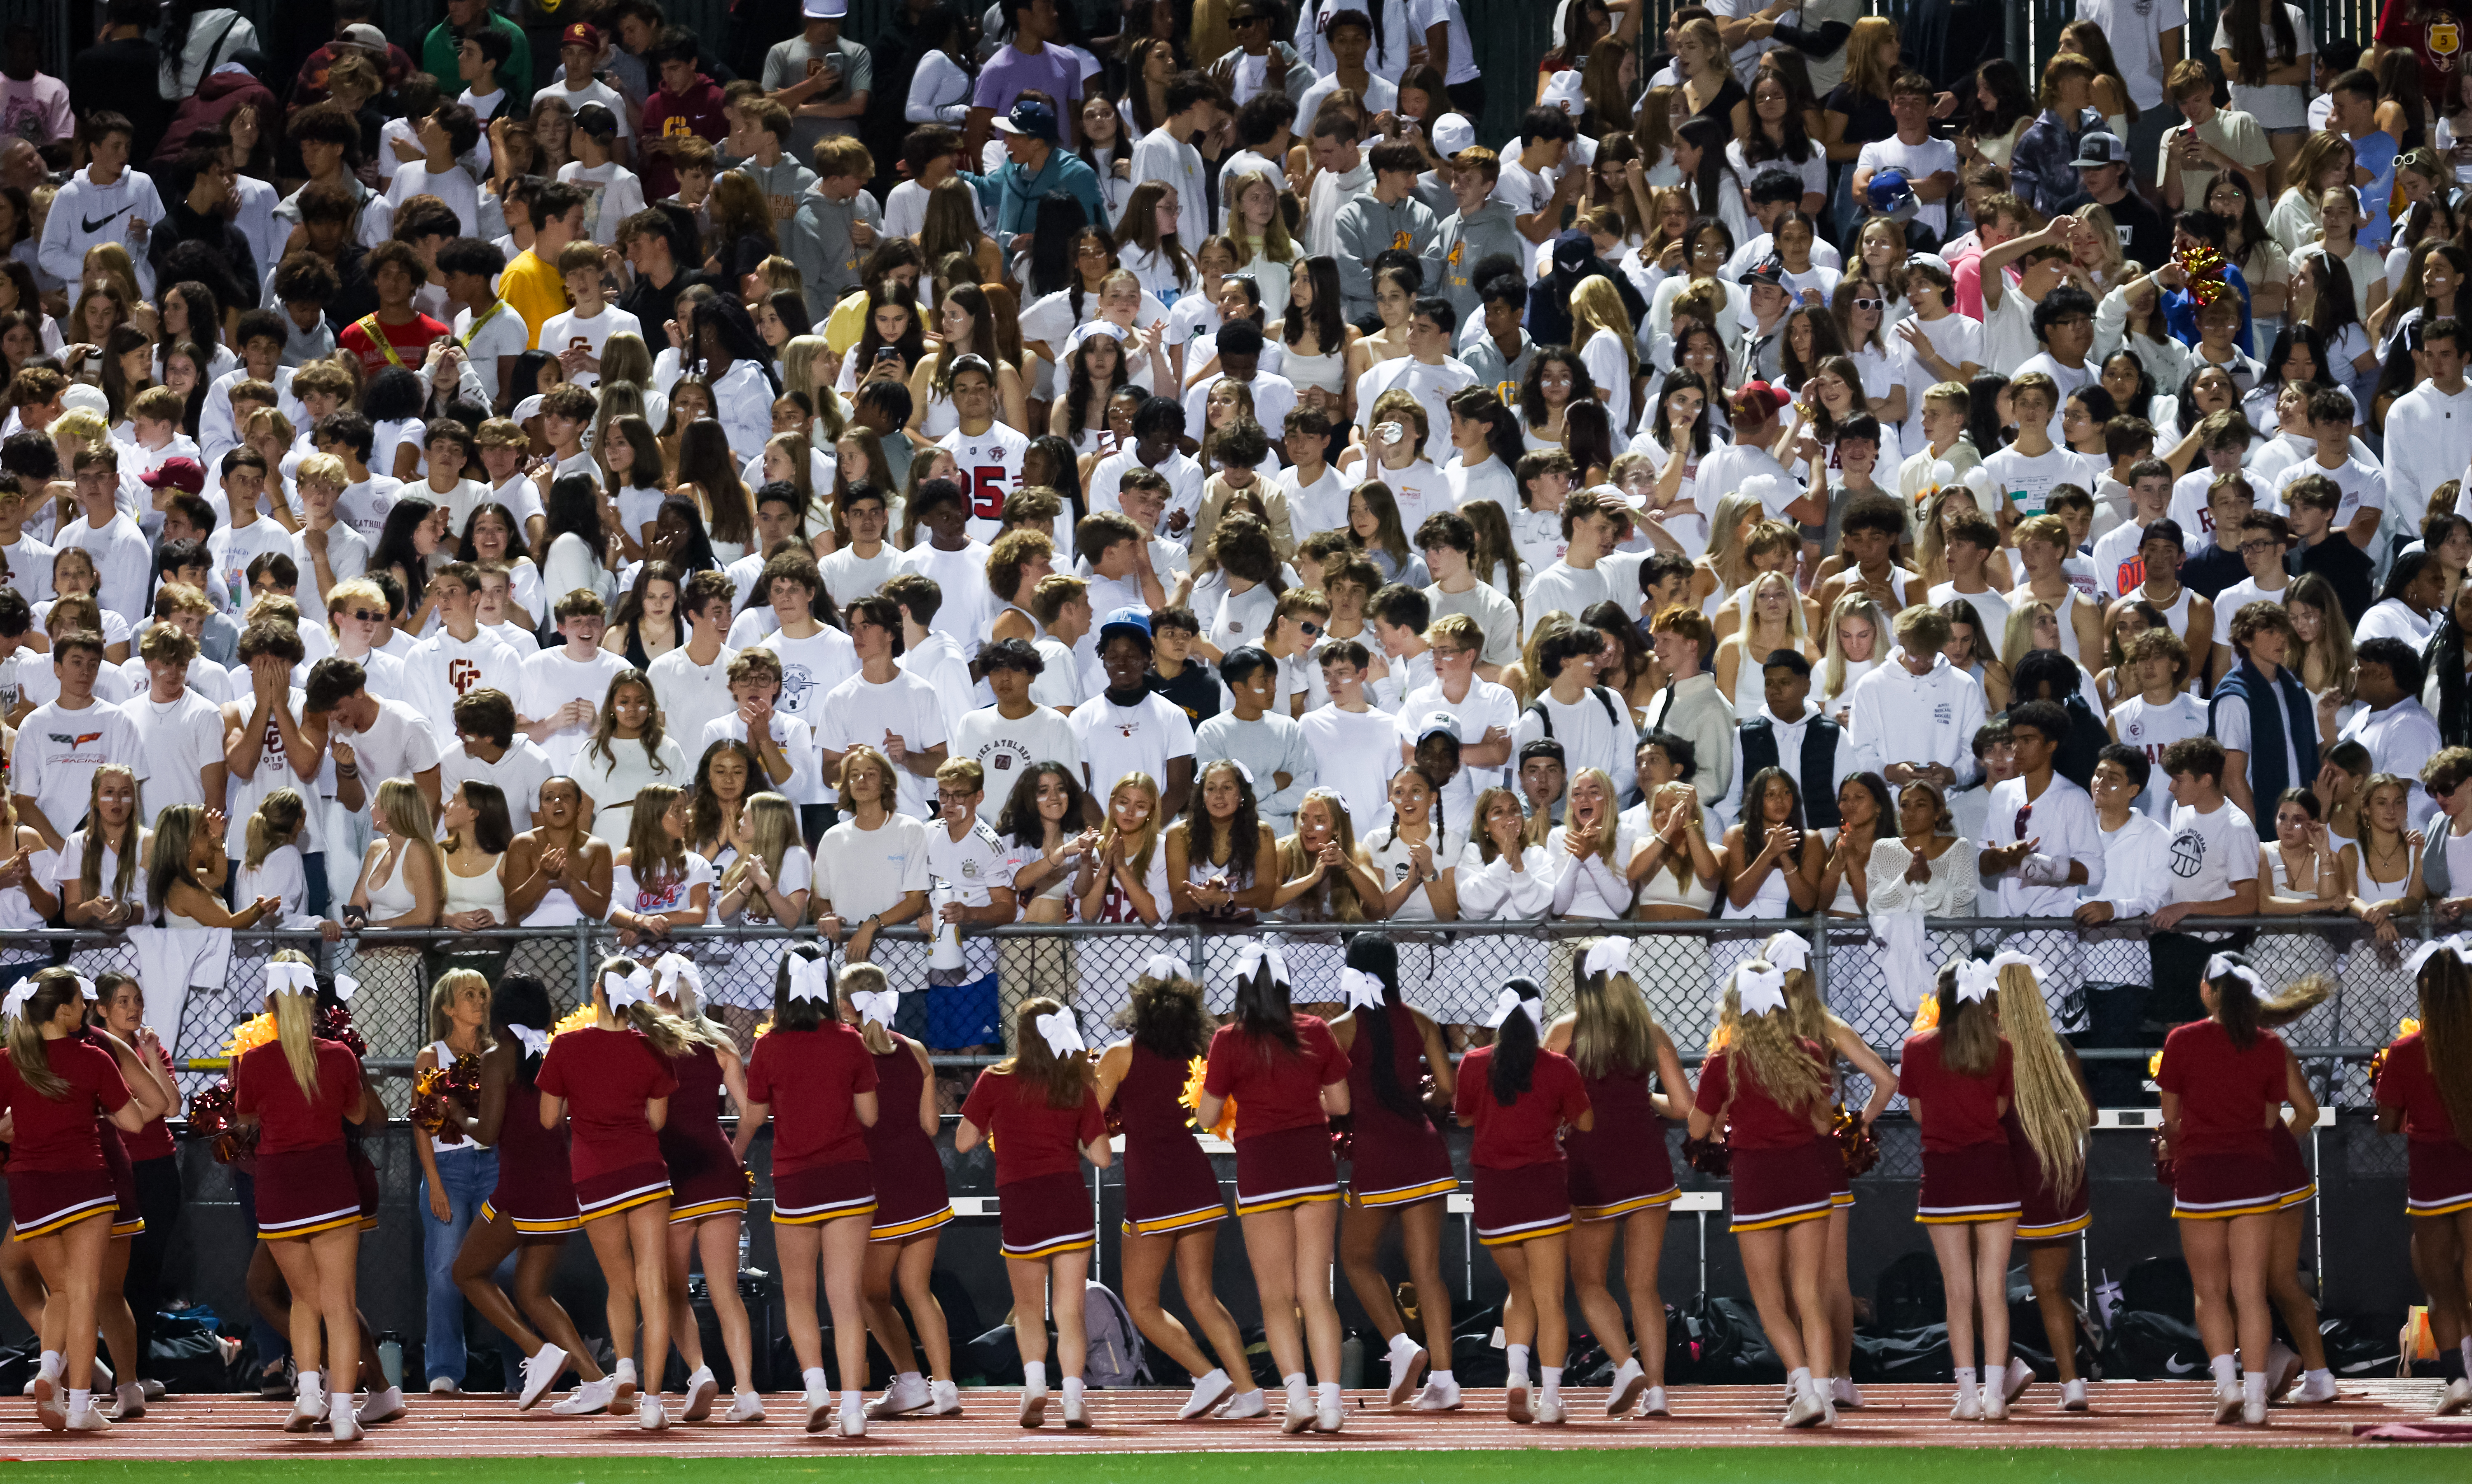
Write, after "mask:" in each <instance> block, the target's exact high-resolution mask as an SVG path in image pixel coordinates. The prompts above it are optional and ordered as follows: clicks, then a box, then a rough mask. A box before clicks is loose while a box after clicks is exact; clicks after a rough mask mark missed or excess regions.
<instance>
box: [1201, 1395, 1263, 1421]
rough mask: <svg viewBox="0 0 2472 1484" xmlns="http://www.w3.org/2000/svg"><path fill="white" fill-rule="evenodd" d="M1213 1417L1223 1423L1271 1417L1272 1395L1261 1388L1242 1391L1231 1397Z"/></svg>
mask: <svg viewBox="0 0 2472 1484" xmlns="http://www.w3.org/2000/svg"><path fill="white" fill-rule="evenodd" d="M1213 1415H1214V1416H1216V1417H1217V1418H1218V1419H1219V1420H1220V1421H1221V1422H1223V1423H1241V1422H1243V1421H1245V1420H1246V1419H1247V1418H1248V1417H1268V1416H1270V1415H1271V1398H1270V1394H1269V1393H1267V1392H1265V1391H1263V1390H1262V1388H1261V1387H1259V1386H1256V1387H1254V1388H1253V1389H1252V1390H1250V1391H1240V1392H1238V1393H1236V1395H1234V1396H1232V1397H1229V1398H1228V1399H1227V1404H1226V1405H1225V1406H1223V1407H1221V1408H1220V1409H1219V1410H1218V1411H1217V1412H1216V1413H1214V1414H1213Z"/></svg>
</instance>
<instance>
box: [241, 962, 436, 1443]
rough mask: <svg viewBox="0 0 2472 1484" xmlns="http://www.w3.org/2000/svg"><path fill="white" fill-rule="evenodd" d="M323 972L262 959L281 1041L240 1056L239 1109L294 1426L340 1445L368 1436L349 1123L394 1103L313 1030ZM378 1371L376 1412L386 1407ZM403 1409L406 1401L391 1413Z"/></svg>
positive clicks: (357, 1205) (287, 1423)
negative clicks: (286, 1338)
mask: <svg viewBox="0 0 2472 1484" xmlns="http://www.w3.org/2000/svg"><path fill="white" fill-rule="evenodd" d="M317 988H318V986H317V978H316V976H315V975H314V974H313V972H312V971H311V969H310V967H309V960H308V959H307V958H305V957H303V956H301V954H299V953H298V952H297V951H296V950H292V949H284V950H282V951H281V952H279V953H277V954H275V955H274V957H273V959H271V960H269V962H268V963H267V966H266V1008H267V1013H268V1014H269V1015H270V1016H271V1017H273V1022H274V1039H273V1040H272V1041H269V1042H266V1043H265V1044H263V1045H261V1046H257V1047H253V1048H250V1050H248V1051H246V1052H244V1053H243V1054H242V1055H241V1056H240V1058H239V1059H238V1060H236V1061H234V1062H233V1063H232V1069H231V1086H232V1115H233V1119H234V1120H235V1121H236V1122H238V1123H239V1124H241V1125H242V1126H244V1127H249V1126H252V1125H253V1126H254V1127H255V1128H256V1129H257V1131H258V1133H257V1175H256V1187H257V1237H258V1240H260V1241H262V1242H264V1243H266V1244H267V1248H268V1250H269V1252H270V1253H272V1255H273V1258H274V1265H275V1266H276V1267H277V1268H278V1269H280V1270H281V1272H282V1274H283V1282H284V1284H285V1285H286V1286H287V1287H289V1288H290V1289H291V1290H292V1293H293V1297H294V1303H293V1304H292V1312H291V1331H292V1358H293V1362H294V1364H295V1365H296V1366H297V1367H298V1370H299V1393H298V1396H297V1400H295V1401H294V1402H293V1403H292V1415H291V1416H290V1417H288V1418H286V1419H285V1420H284V1424H283V1430H284V1431H286V1432H307V1431H309V1430H310V1429H311V1428H313V1427H315V1426H317V1425H318V1424H319V1423H320V1422H321V1421H323V1422H325V1423H326V1424H327V1425H328V1426H329V1427H330V1428H331V1435H332V1437H333V1439H334V1441H335V1442H337V1443H350V1442H353V1441H355V1440H357V1439H358V1438H359V1437H360V1436H361V1425H362V1423H363V1421H364V1420H365V1419H363V1418H360V1417H356V1416H355V1415H354V1414H353V1411H352V1382H353V1378H354V1377H353V1373H354V1371H355V1370H356V1369H358V1367H357V1365H356V1360H357V1358H358V1357H356V1356H352V1355H351V1354H350V1348H351V1347H353V1346H354V1345H356V1344H358V1342H359V1337H360V1334H361V1329H362V1325H361V1317H360V1307H359V1304H360V1301H359V1298H358V1296H357V1289H358V1273H357V1268H358V1265H359V1262H360V1254H361V1214H362V1213H361V1204H362V1201H361V1196H362V1192H361V1190H360V1183H359V1181H358V1180H357V1179H356V1178H355V1175H354V1172H353V1169H352V1164H351V1160H350V1156H349V1153H348V1151H347V1148H346V1144H345V1135H344V1125H345V1124H346V1123H367V1122H368V1121H370V1120H371V1119H376V1120H379V1121H381V1122H382V1121H384V1119H385V1118H386V1110H385V1108H383V1107H382V1106H380V1105H379V1103H378V1100H377V1096H376V1094H375V1092H374V1090H372V1089H371V1088H369V1087H368V1084H367V1083H365V1082H364V1081H363V1080H362V1078H361V1063H360V1058H358V1057H356V1056H354V1055H353V1054H352V1051H351V1048H349V1047H346V1046H345V1045H344V1044H343V1043H341V1042H338V1041H329V1040H326V1039H324V1038H323V1037H321V1036H320V1035H319V1034H318V1033H317V1025H316V1017H317V1013H318V993H317ZM321 1341H324V1342H331V1344H332V1347H333V1349H334V1350H335V1351H336V1353H337V1354H336V1356H335V1371H334V1375H333V1377H332V1378H331V1379H332V1380H333V1382H334V1384H333V1386H332V1387H331V1388H328V1387H325V1386H323V1385H321V1379H320V1377H319V1372H318V1361H319V1357H320V1355H321V1349H320V1346H321ZM381 1379H383V1378H381V1377H375V1376H373V1377H371V1378H370V1381H371V1383H372V1385H371V1393H372V1394H371V1396H370V1398H369V1402H370V1407H371V1409H372V1412H373V1414H374V1412H376V1411H380V1410H387V1408H385V1407H384V1406H383V1402H385V1401H386V1399H385V1398H384V1397H383V1396H382V1394H381V1393H380V1389H379V1388H378V1387H377V1386H376V1385H375V1383H376V1382H377V1381H379V1380H381ZM392 1410H393V1411H395V1412H396V1413H398V1414H399V1413H400V1410H401V1404H400V1402H397V1403H395V1405H394V1406H393V1408H392Z"/></svg>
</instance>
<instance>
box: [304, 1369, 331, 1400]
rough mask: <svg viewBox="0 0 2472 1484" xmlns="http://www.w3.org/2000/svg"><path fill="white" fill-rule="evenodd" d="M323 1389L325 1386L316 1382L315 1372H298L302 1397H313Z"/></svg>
mask: <svg viewBox="0 0 2472 1484" xmlns="http://www.w3.org/2000/svg"><path fill="white" fill-rule="evenodd" d="M325 1389H326V1388H325V1387H323V1386H321V1385H319V1384H318V1373H317V1372H315V1371H303V1372H301V1373H300V1395H302V1396H304V1397H315V1396H319V1395H321V1394H322V1393H323V1392H324V1391H325Z"/></svg>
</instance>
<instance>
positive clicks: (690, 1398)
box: [678, 1365, 721, 1423]
mask: <svg viewBox="0 0 2472 1484" xmlns="http://www.w3.org/2000/svg"><path fill="white" fill-rule="evenodd" d="M720 1395H721V1382H720V1381H718V1380H715V1379H714V1378H713V1374H712V1367H710V1366H708V1365H700V1366H698V1367H696V1372H695V1374H694V1375H693V1376H690V1377H688V1378H687V1402H686V1405H684V1406H682V1407H680V1408H678V1421H680V1422H684V1423H700V1422H701V1421H703V1420H704V1419H705V1418H707V1417H710V1416H711V1415H712V1403H713V1400H714V1399H715V1398H717V1397H719V1396H720Z"/></svg>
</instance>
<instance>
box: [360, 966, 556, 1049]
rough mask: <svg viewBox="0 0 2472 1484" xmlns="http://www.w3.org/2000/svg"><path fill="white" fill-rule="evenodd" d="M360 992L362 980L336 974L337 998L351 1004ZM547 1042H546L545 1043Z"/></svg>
mask: <svg viewBox="0 0 2472 1484" xmlns="http://www.w3.org/2000/svg"><path fill="white" fill-rule="evenodd" d="M360 992H361V981H360V980H358V979H356V978H352V977H351V976H350V975H348V974H338V975H336V976H335V998H336V999H337V1000H339V1001H343V1002H344V1003H345V1004H350V1003H351V1002H352V997H353V996H354V995H357V994H359V993H360ZM545 1044H546V1043H544V1045H545Z"/></svg>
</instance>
